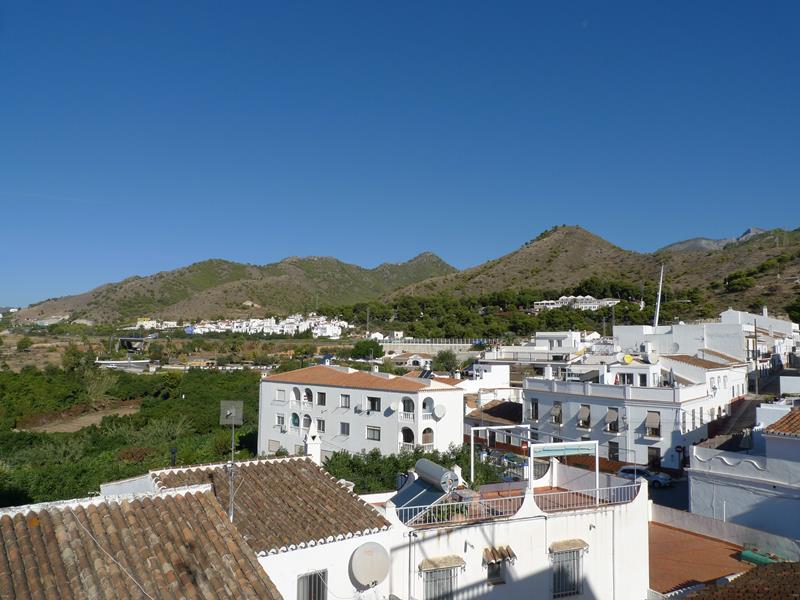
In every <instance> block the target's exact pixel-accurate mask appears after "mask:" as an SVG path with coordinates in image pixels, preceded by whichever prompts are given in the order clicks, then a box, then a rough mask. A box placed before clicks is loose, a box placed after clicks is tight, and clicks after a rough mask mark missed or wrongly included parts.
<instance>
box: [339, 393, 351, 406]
mask: <svg viewBox="0 0 800 600" xmlns="http://www.w3.org/2000/svg"><path fill="white" fill-rule="evenodd" d="M339 408H350V394H342V395H341V396H339Z"/></svg>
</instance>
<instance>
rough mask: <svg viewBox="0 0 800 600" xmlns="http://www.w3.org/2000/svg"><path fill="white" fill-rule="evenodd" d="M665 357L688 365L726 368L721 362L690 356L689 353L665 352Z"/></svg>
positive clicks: (704, 367)
mask: <svg viewBox="0 0 800 600" xmlns="http://www.w3.org/2000/svg"><path fill="white" fill-rule="evenodd" d="M664 358H670V359H672V360H676V361H678V362H682V363H686V364H687V365H692V366H693V367H700V368H701V369H724V368H725V365H721V364H720V363H716V362H713V361H710V360H706V359H704V358H698V357H696V356H689V355H688V354H665V355H664Z"/></svg>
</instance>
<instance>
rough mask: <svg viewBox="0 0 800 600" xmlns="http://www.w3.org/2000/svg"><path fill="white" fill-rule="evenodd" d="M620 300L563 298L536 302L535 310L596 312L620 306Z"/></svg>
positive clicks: (586, 297) (588, 297)
mask: <svg viewBox="0 0 800 600" xmlns="http://www.w3.org/2000/svg"><path fill="white" fill-rule="evenodd" d="M619 303H620V300H618V299H616V298H602V299H598V298H595V297H594V296H580V295H579V296H561V297H560V298H559V299H558V300H542V301H541V302H534V303H533V309H534V310H535V311H537V312H538V311H540V310H550V309H553V308H563V307H565V306H567V307H570V308H574V309H576V310H591V311H596V310H600V309H601V308H605V307H607V306H614V305H615V304H619Z"/></svg>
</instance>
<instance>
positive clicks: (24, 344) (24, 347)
mask: <svg viewBox="0 0 800 600" xmlns="http://www.w3.org/2000/svg"><path fill="white" fill-rule="evenodd" d="M31 346H33V340H31V338H29V337H28V336H25V337H24V338H21V339H20V340H19V341H18V342H17V352H27V351H28V349H29V348H30V347H31Z"/></svg>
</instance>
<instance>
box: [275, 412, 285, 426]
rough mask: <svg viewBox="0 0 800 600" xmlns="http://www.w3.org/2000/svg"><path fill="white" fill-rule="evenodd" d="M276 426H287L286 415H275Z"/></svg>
mask: <svg viewBox="0 0 800 600" xmlns="http://www.w3.org/2000/svg"><path fill="white" fill-rule="evenodd" d="M275 425H280V426H281V427H283V426H284V425H286V415H284V414H283V413H278V414H277V415H275Z"/></svg>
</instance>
